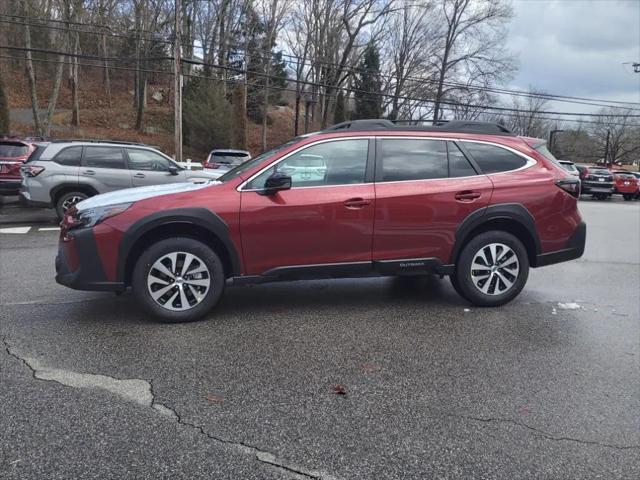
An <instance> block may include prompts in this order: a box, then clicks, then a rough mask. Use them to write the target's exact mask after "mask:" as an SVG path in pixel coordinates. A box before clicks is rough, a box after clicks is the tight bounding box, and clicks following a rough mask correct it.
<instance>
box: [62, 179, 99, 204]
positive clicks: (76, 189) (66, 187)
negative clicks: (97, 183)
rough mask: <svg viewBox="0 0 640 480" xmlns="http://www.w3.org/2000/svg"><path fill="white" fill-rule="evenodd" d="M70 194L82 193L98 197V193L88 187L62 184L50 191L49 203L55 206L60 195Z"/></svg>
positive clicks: (76, 184)
mask: <svg viewBox="0 0 640 480" xmlns="http://www.w3.org/2000/svg"><path fill="white" fill-rule="evenodd" d="M70 192H82V193H86V194H87V195H89V196H93V195H98V191H97V190H96V189H95V188H93V187H92V186H90V185H83V184H78V183H62V184H60V185H57V186H56V187H54V188H53V189H52V190H51V193H50V195H51V202H52V203H53V204H54V205H55V204H56V203H57V201H58V200H59V199H60V197H61V196H62V195H65V194H66V193H70Z"/></svg>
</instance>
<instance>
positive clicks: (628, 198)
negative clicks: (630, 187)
mask: <svg viewBox="0 0 640 480" xmlns="http://www.w3.org/2000/svg"><path fill="white" fill-rule="evenodd" d="M622 198H624V200H625V202H629V201H631V200H633V194H629V193H625V194H624V195H622Z"/></svg>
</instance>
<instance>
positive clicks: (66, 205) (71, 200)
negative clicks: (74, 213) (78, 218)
mask: <svg viewBox="0 0 640 480" xmlns="http://www.w3.org/2000/svg"><path fill="white" fill-rule="evenodd" d="M84 199H85V197H81V196H79V195H73V196H71V197H68V198H66V199H65V200H64V202H62V211H63V212H66V211H67V210H69V209H70V208H71V207H73V206H74V205H75V204H76V203H78V202H81V201H82V200H84Z"/></svg>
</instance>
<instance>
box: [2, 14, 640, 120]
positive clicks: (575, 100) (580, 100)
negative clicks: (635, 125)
mask: <svg viewBox="0 0 640 480" xmlns="http://www.w3.org/2000/svg"><path fill="white" fill-rule="evenodd" d="M11 16H12V17H17V18H28V17H24V16H19V15H11ZM50 21H52V22H57V23H72V24H77V25H83V26H85V25H87V24H86V23H80V22H67V21H65V20H54V19H52V20H50ZM0 22H5V23H12V24H16V25H32V26H34V27H42V28H50V29H56V30H64V31H66V30H67V29H66V28H61V27H53V26H50V25H44V24H39V23H27V22H12V21H9V20H1V19H0ZM88 25H92V26H96V27H99V28H105V29H108V30H109V33H108V35H109V36H115V37H123V38H133V39H143V40H146V41H150V42H158V43H164V44H167V45H171V44H173V42H172V41H170V40H165V39H163V38H158V33H157V32H151V31H149V30H141V29H140V30H137V31H138V32H146V33H152V34H153V35H154V37H152V38H143V37H142V36H141V35H139V34H135V33H133V34H116V33H114V32H113V30H112V29H111V28H110V27H108V26H105V25H99V24H91V23H89V24H88ZM80 33H85V34H92V35H105V33H104V32H90V31H86V30H80ZM190 40H191V42H192V43H181V45H182V46H183V47H189V48H194V42H195V41H196V40H197V39H195V38H190ZM198 41H199V40H198ZM195 48H199V49H200V50H202V47H195ZM236 48H238V47H236ZM254 51H257V52H263V53H265V52H268V57H267V56H266V55H263V56H258V58H260V59H262V60H266V59H270V58H271V55H273V53H274V52H272V51H267V50H263V49H254ZM228 52H233V53H235V54H246V51H244V50H232V49H229V50H228ZM280 54H281V55H282V56H283V57H286V58H289V59H292V60H295V61H296V63H298V64H300V63H302V64H303V65H305V66H309V67H315V65H314V64H320V65H328V66H332V67H339V68H343V69H344V70H345V71H348V72H350V73H360V72H361V71H362V69H359V68H357V67H354V66H346V65H345V66H342V67H341V66H340V65H339V64H337V63H333V62H326V61H321V60H314V61H311V60H304V59H302V57H300V56H297V55H293V54H289V53H285V52H284V51H281V52H280ZM250 56H252V57H253V58H255V57H256V55H250ZM158 59H159V60H169V59H170V60H172V58H171V57H166V58H158ZM210 66H211V65H210ZM218 67H220V66H217V67H214V68H218ZM381 77H383V78H387V79H393V80H395V79H396V76H394V75H391V74H381ZM403 79H405V80H410V81H416V82H420V83H431V84H436V83H437V81H435V80H432V79H429V78H421V77H413V76H406V77H403ZM292 81H296V82H300V83H305V82H306V81H301V80H296V79H292ZM443 85H445V86H449V87H454V88H457V89H461V90H476V91H484V92H489V93H496V94H502V95H513V96H522V97H528V98H540V99H545V100H549V101H552V102H564V103H572V104H579V105H589V106H595V107H605V108H619V109H625V110H634V111H640V109H637V108H632V107H629V105H640V103H635V102H622V101H617V100H601V99H594V98H587V97H575V96H568V95H558V94H550V93H535V92H527V91H523V90H513V89H507V88H500V87H490V86H485V85H473V84H465V83H459V82H451V81H445V82H443ZM327 86H328V87H329V88H340V87H338V86H336V85H327ZM351 90H352V89H351ZM352 91H353V90H352ZM393 97H394V96H391V97H389V96H387V98H393ZM398 98H401V97H398ZM590 102H607V103H605V104H601V103H590ZM441 103H443V102H441ZM612 104H618V105H620V106H617V105H612ZM548 113H550V114H553V113H554V112H548ZM584 115H586V116H591V115H590V114H584Z"/></svg>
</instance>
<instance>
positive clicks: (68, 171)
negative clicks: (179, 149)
mask: <svg viewBox="0 0 640 480" xmlns="http://www.w3.org/2000/svg"><path fill="white" fill-rule="evenodd" d="M21 172H22V188H21V189H20V196H21V197H22V200H23V201H24V202H25V203H26V204H28V205H32V206H39V207H49V208H55V209H56V213H57V214H58V218H60V219H62V217H63V216H64V212H65V211H66V210H67V209H69V208H70V207H72V206H73V205H75V204H76V203H78V202H79V201H81V200H84V199H86V198H89V197H91V196H93V195H98V194H100V193H106V192H111V191H113V190H120V189H123V188H131V187H142V186H148V185H160V184H165V183H180V182H195V183H200V182H206V181H209V180H213V179H214V178H215V177H216V176H217V175H214V174H211V173H209V172H206V171H203V170H187V169H185V168H183V167H181V166H180V165H178V164H177V163H176V162H174V161H173V160H172V159H171V158H169V157H167V156H166V155H164V154H163V153H161V152H159V151H158V150H156V149H154V148H151V147H148V146H146V145H142V144H133V143H124V142H106V141H105V142H98V141H85V140H82V141H54V142H51V143H48V144H46V145H41V146H39V147H37V148H36V150H35V151H34V152H33V153H32V155H31V156H30V157H29V159H28V160H27V161H26V162H25V164H24V165H23V166H22V168H21Z"/></svg>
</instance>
